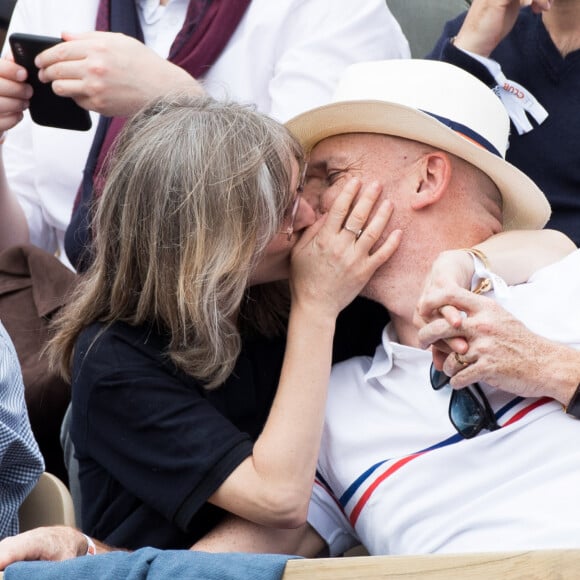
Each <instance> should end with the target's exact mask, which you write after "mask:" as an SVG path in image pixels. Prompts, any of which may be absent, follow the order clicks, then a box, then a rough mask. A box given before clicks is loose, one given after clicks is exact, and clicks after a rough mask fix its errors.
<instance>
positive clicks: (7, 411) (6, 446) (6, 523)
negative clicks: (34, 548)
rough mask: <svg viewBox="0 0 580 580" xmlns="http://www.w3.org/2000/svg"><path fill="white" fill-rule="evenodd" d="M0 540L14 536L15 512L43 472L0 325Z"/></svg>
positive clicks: (13, 358)
mask: <svg viewBox="0 0 580 580" xmlns="http://www.w3.org/2000/svg"><path fill="white" fill-rule="evenodd" d="M0 465H1V468H0V538H3V537H4V536H9V535H13V534H17V533H18V509H19V508H20V504H21V503H22V502H23V501H24V498H25V497H26V496H27V495H28V494H29V493H30V491H31V490H32V488H33V487H34V485H35V484H36V482H37V480H38V478H39V477H40V474H41V473H42V472H43V471H44V461H43V459H42V455H41V454H40V450H39V449H38V445H37V444H36V440H35V439H34V435H33V434H32V429H31V428H30V421H29V420H28V412H27V410H26V403H25V402H24V384H23V382H22V373H21V372H20V364H19V363H18V357H17V356H16V351H15V350H14V345H13V344H12V341H11V340H10V337H9V336H8V333H7V332H6V329H5V328H4V326H2V324H1V323H0Z"/></svg>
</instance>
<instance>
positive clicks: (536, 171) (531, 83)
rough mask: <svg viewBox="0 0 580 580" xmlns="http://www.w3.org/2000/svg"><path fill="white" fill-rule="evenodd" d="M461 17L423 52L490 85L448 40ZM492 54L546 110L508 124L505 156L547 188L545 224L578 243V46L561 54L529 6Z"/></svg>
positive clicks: (482, 71)
mask: <svg viewBox="0 0 580 580" xmlns="http://www.w3.org/2000/svg"><path fill="white" fill-rule="evenodd" d="M464 18H465V14H463V15H461V16H460V17H458V18H456V19H455V20H452V21H450V22H448V23H447V25H446V26H445V29H444V31H443V34H442V36H441V38H440V39H439V41H438V43H437V45H436V47H435V48H434V49H433V51H432V52H431V53H430V54H429V55H428V56H427V58H432V59H436V60H444V61H447V62H450V63H452V64H455V65H457V66H460V67H462V68H464V69H466V70H467V71H469V72H471V73H472V74H474V75H475V76H478V77H479V78H480V79H481V80H482V81H483V82H485V83H487V84H489V85H494V84H495V83H494V81H493V79H492V77H491V75H489V73H488V72H487V71H486V70H485V67H483V66H482V65H480V64H479V63H478V62H477V61H476V60H475V59H472V58H471V57H469V56H468V55H465V54H464V53H462V52H461V51H460V50H458V49H457V48H455V47H454V46H453V45H452V44H451V43H450V42H449V41H450V39H451V38H453V37H454V36H455V35H456V34H457V32H458V31H459V28H460V27H461V24H462V23H463V20H464ZM490 56H491V58H492V59H494V60H495V61H497V62H498V63H499V64H500V65H501V67H502V70H503V73H504V74H505V75H506V77H507V78H509V79H511V80H514V81H516V82H518V83H520V84H522V85H523V86H524V87H526V89H528V90H529V91H530V92H531V93H532V94H533V95H534V96H535V97H536V99H537V100H538V101H539V102H540V103H541V104H542V105H543V106H544V107H545V108H546V110H547V111H548V113H549V117H548V118H547V119H546V120H545V121H544V122H543V123H542V124H541V125H539V126H538V127H536V128H535V129H534V130H533V131H530V132H529V133H526V134H524V135H518V134H517V133H516V131H515V130H512V132H511V136H510V146H509V149H508V150H507V154H506V159H507V160H508V161H509V162H510V163H513V164H514V165H515V166H516V167H518V168H519V169H521V170H522V171H523V172H524V173H526V174H527V175H528V176H529V177H531V178H532V179H533V180H534V181H535V182H536V183H537V184H538V185H539V186H540V187H541V188H542V190H543V191H544V193H545V194H546V197H547V198H548V200H549V201H550V204H551V206H552V217H551V219H550V221H549V222H548V225H547V227H549V228H553V229H556V230H560V231H562V232H564V233H565V234H567V235H568V236H569V237H571V238H572V239H573V240H574V242H575V243H576V245H580V116H579V114H578V112H579V111H580V50H575V51H573V52H571V53H569V54H567V55H566V56H565V57H562V55H561V54H560V53H559V52H558V49H557V48H556V46H555V45H554V43H553V42H552V39H551V38H550V35H549V34H548V31H547V30H546V28H545V26H544V24H543V22H542V18H541V16H540V15H539V14H534V13H533V12H532V10H531V9H530V8H529V7H527V8H523V9H522V10H521V11H520V14H519V16H518V20H517V22H516V24H515V26H514V28H513V29H512V31H511V32H510V33H509V34H508V35H507V36H506V38H505V39H504V40H503V41H502V42H500V43H499V45H498V46H497V48H496V49H495V50H494V51H493V52H492V53H491V55H490ZM532 124H533V125H534V124H535V122H534V121H532Z"/></svg>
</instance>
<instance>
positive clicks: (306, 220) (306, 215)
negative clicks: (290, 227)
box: [294, 198, 316, 232]
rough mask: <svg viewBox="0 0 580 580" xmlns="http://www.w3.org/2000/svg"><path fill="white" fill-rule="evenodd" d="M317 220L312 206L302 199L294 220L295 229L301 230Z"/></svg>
mask: <svg viewBox="0 0 580 580" xmlns="http://www.w3.org/2000/svg"><path fill="white" fill-rule="evenodd" d="M315 221H316V214H315V212H314V210H313V209H312V206H311V205H310V204H309V203H308V202H307V201H306V200H305V199H304V198H301V199H300V205H299V206H298V210H297V211H296V219H295V220H294V231H295V232H299V231H302V230H304V229H306V228H307V227H308V226H311V225H312V224H313V223H314V222H315Z"/></svg>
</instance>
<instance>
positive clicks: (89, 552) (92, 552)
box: [81, 532, 97, 556]
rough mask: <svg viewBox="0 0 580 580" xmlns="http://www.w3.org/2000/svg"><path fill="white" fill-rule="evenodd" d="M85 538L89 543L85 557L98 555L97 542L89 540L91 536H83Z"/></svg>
mask: <svg viewBox="0 0 580 580" xmlns="http://www.w3.org/2000/svg"><path fill="white" fill-rule="evenodd" d="M81 533H82V532H81ZM83 536H84V537H85V540H86V541H87V553H86V554H85V556H94V555H95V554H96V553H97V546H95V542H93V539H92V538H89V536H87V535H86V534H83Z"/></svg>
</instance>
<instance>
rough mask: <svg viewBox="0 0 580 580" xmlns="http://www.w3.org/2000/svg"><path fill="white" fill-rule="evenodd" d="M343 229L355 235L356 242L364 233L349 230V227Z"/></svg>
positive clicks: (352, 229)
mask: <svg viewBox="0 0 580 580" xmlns="http://www.w3.org/2000/svg"><path fill="white" fill-rule="evenodd" d="M342 229H343V230H346V231H347V232H350V233H351V234H353V235H354V237H355V239H356V240H358V239H359V238H360V237H361V235H362V233H363V231H362V230H355V229H354V228H349V227H348V226H347V225H345V226H343V228H342Z"/></svg>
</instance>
